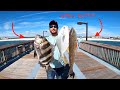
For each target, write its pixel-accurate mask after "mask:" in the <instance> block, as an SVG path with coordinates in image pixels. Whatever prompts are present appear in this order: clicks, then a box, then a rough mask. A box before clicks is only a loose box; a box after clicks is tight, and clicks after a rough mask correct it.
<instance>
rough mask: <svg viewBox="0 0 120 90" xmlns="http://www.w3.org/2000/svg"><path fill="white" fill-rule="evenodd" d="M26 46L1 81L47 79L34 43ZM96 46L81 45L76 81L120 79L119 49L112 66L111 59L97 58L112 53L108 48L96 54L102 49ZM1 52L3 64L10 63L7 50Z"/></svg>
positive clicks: (76, 62) (4, 72) (9, 66)
mask: <svg viewBox="0 0 120 90" xmlns="http://www.w3.org/2000/svg"><path fill="white" fill-rule="evenodd" d="M25 44H26V43H24V44H23V45H22V46H20V47H21V49H19V50H17V52H16V53H17V54H15V55H14V56H18V52H21V54H23V55H22V56H21V54H20V53H19V56H21V57H20V58H18V59H16V60H14V62H12V63H11V64H9V65H8V66H7V67H5V68H3V70H1V72H0V79H47V77H46V71H45V69H44V68H42V67H41V66H40V65H39V64H38V60H37V58H34V53H33V42H29V45H28V49H27V50H26V49H25V48H24V46H25ZM27 44H28V43H27ZM86 45H88V46H86ZM96 45H97V44H93V43H89V42H83V43H80V47H79V48H78V49H77V51H76V56H75V64H74V69H73V70H74V72H75V74H76V76H75V78H74V79H120V70H119V65H120V62H119V60H120V57H119V55H120V54H119V53H120V52H119V50H118V48H117V51H115V52H114V53H117V56H118V57H116V58H115V59H114V57H112V59H111V60H113V63H111V64H110V63H108V61H109V58H108V59H107V62H106V61H105V60H102V58H99V57H96V55H98V56H99V55H100V56H101V57H104V54H105V55H106V52H108V51H109V52H110V55H111V52H112V51H111V50H108V48H107V46H106V48H107V49H106V50H105V49H103V52H104V53H103V54H99V53H98V52H97V53H96V51H95V50H97V51H100V48H99V49H96V48H92V47H93V46H96ZM18 46H19V45H16V46H15V47H18ZM26 46H27V45H26ZM97 46H99V45H97ZM87 47H88V48H87ZM99 47H102V46H99ZM103 48H105V47H103ZM93 49H94V50H93ZM110 49H115V48H110ZM0 50H1V55H2V57H1V64H2V63H3V62H5V61H9V60H8V59H7V58H6V59H5V54H4V53H3V52H4V50H5V48H4V49H3V48H1V49H0ZM26 51H27V52H26ZM90 51H94V53H92V54H91V53H89V52H90ZM24 52H25V53H24ZM100 53H102V52H100ZM93 54H94V55H93ZM107 54H109V53H107ZM102 55H103V56H102ZM110 55H109V56H110ZM103 59H106V58H103ZM111 60H110V61H111ZM114 60H115V62H114ZM116 61H117V62H116ZM4 64H5V63H4ZM68 79H71V78H68Z"/></svg>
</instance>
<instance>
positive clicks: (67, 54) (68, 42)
mask: <svg viewBox="0 0 120 90" xmlns="http://www.w3.org/2000/svg"><path fill="white" fill-rule="evenodd" d="M56 45H57V46H58V49H59V51H60V59H61V60H63V61H64V63H65V64H69V66H70V69H69V72H68V75H69V76H70V77H73V78H74V76H75V73H74V71H73V65H74V62H75V52H76V49H77V35H76V31H75V29H74V28H71V29H70V28H69V27H68V26H63V27H62V28H61V30H60V31H59V33H58V38H57V40H56Z"/></svg>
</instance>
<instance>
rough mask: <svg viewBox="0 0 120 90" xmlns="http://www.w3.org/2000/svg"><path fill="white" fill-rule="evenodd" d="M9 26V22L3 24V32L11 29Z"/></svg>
mask: <svg viewBox="0 0 120 90" xmlns="http://www.w3.org/2000/svg"><path fill="white" fill-rule="evenodd" d="M10 24H11V23H10V22H6V23H4V26H3V29H5V30H9V29H11V25H10Z"/></svg>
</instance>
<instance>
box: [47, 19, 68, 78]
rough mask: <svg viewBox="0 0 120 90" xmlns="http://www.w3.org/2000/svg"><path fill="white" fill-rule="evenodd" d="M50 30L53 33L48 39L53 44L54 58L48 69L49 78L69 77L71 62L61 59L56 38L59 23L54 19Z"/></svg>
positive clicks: (50, 24)
mask: <svg viewBox="0 0 120 90" xmlns="http://www.w3.org/2000/svg"><path fill="white" fill-rule="evenodd" d="M49 30H50V33H51V35H50V36H49V37H47V40H48V41H49V42H50V43H51V44H52V46H53V53H54V60H52V62H51V63H50V66H49V69H48V70H47V79H55V77H56V78H57V79H67V78H68V72H69V64H65V63H64V61H61V60H60V52H59V49H58V47H57V46H56V40H57V35H58V23H57V22H56V21H54V20H52V21H51V22H50V23H49Z"/></svg>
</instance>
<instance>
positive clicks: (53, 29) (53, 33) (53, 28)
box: [49, 25, 58, 35]
mask: <svg viewBox="0 0 120 90" xmlns="http://www.w3.org/2000/svg"><path fill="white" fill-rule="evenodd" d="M49 29H50V32H51V34H52V35H57V33H58V29H57V26H56V25H50V27H49Z"/></svg>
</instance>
